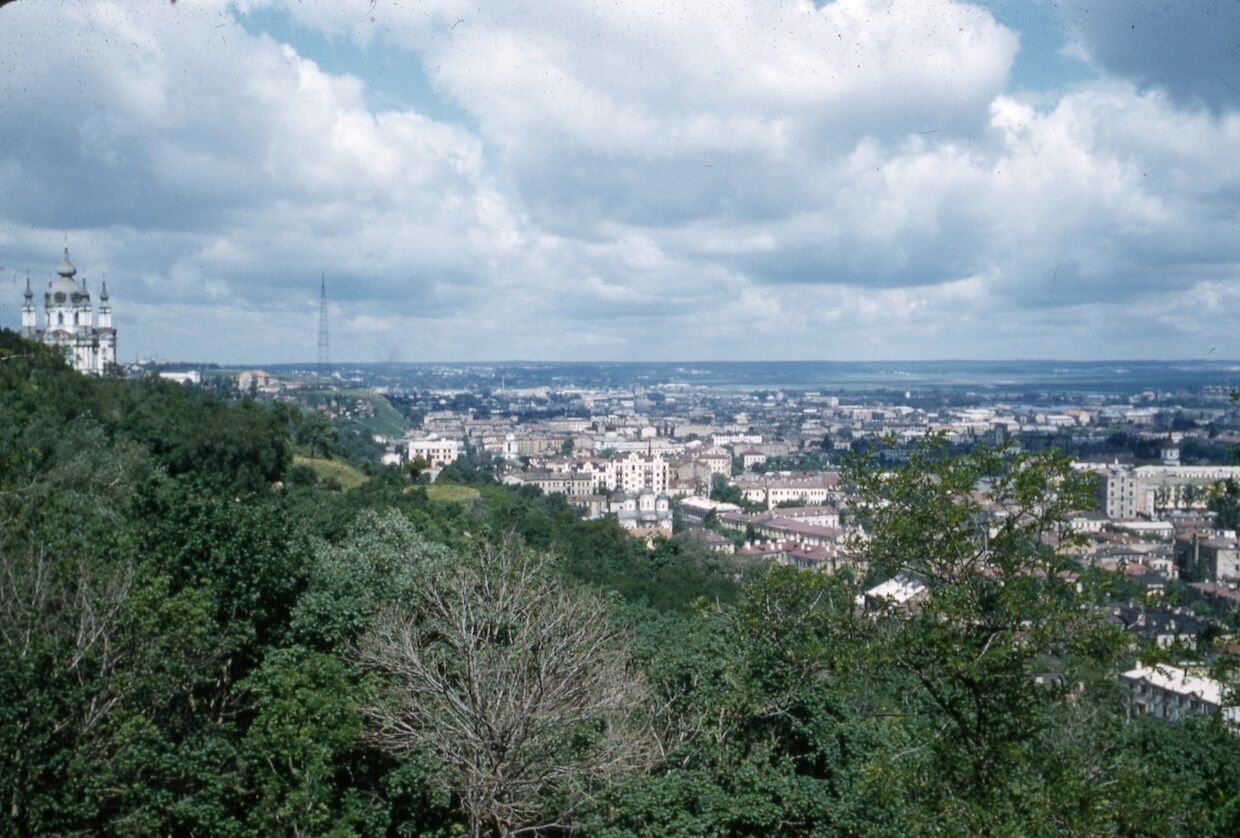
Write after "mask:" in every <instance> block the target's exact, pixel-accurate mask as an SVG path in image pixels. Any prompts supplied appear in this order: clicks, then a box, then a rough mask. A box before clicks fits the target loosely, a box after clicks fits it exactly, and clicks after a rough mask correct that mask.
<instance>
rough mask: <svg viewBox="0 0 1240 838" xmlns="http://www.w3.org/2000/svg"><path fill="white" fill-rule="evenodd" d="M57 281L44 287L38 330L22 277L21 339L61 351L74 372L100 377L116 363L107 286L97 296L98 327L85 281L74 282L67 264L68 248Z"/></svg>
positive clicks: (72, 269)
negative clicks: (41, 320) (23, 295)
mask: <svg viewBox="0 0 1240 838" xmlns="http://www.w3.org/2000/svg"><path fill="white" fill-rule="evenodd" d="M56 273H57V274H58V275H59V276H58V278H57V279H54V280H52V281H50V282H49V283H48V284H47V293H46V294H44V295H43V310H44V315H45V320H44V325H43V328H42V329H40V328H38V322H37V320H36V315H35V307H34V292H33V291H31V290H30V278H29V277H27V278H26V294H25V302H24V303H23V304H22V337H24V338H27V339H29V340H38V341H42V342H43V343H45V344H47V345H48V346H57V347H60V348H61V349H63V350H64V352H65V357H66V360H68V362H69V364H70V365H72V367H73V368H74V369H75V370H77V371H78V372H84V373H88V374H90V375H102V374H103V373H104V372H105V371H107V370H108V369H109V368H110V367H112V366H113V365H115V364H116V329H114V328H112V306H111V305H110V304H109V303H108V283H107V282H106V281H105V282H104V283H103V287H102V289H101V290H100V293H99V324H98V325H97V326H96V325H95V315H94V311H93V308H92V306H91V302H90V291H88V290H87V289H86V280H85V279H83V280H82V281H81V282H78V281H77V280H76V279H74V276H76V275H77V268H75V267H73V263H72V262H71V261H69V248H68V247H66V248H65V260H64V261H63V262H61V263H60V267H59V268H57V270H56Z"/></svg>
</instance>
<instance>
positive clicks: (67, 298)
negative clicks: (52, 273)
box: [45, 274, 90, 306]
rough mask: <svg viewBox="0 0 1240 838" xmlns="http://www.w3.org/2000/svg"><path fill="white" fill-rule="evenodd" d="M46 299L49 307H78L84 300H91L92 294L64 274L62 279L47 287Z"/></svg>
mask: <svg viewBox="0 0 1240 838" xmlns="http://www.w3.org/2000/svg"><path fill="white" fill-rule="evenodd" d="M45 299H46V301H47V304H48V305H58V306H59V305H76V304H77V303H80V302H82V301H83V300H89V299H90V294H89V293H87V291H86V289H85V288H84V287H82V286H81V285H79V284H78V283H77V282H75V281H73V280H72V279H71V278H69V277H67V276H64V275H63V274H62V275H61V277H60V279H57V280H55V281H53V282H52V284H51V285H49V286H47V294H46V296H45Z"/></svg>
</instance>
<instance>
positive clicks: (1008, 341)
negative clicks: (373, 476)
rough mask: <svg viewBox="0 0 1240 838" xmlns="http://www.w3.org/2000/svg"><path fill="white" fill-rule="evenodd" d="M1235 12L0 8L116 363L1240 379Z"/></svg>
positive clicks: (14, 279) (52, 264)
mask: <svg viewBox="0 0 1240 838" xmlns="http://www.w3.org/2000/svg"><path fill="white" fill-rule="evenodd" d="M1237 31H1240V4H1237V3H1234V2H1222V1H1221V0H1219V1H1218V2H1193V3H1177V4H1172V5H1168V4H1165V3H1163V2H1153V0H1139V1H1138V2H1126V3H1096V2H1089V1H1088V0H1069V2H1059V3H1050V2H1042V1H1041V0H1034V2H1004V0H992V1H991V2H977V3H963V2H948V1H947V0H893V1H892V2H887V1H886V0H884V2H878V1H877V0H839V2H834V3H827V4H813V3H809V2H775V1H774V0H772V2H756V0H755V2H745V1H743V0H737V2H726V3H711V4H697V3H690V4H680V5H677V4H666V3H661V2H660V3H644V2H626V3H585V2H534V3H528V4H476V3H464V2H449V1H448V0H443V1H442V2H425V3H396V2H391V1H390V0H356V1H355V2H336V3H300V2H298V3H293V2H281V1H280V0H270V2H268V0H237V1H236V2H224V1H223V0H204V2H180V3H175V4H174V3H156V2H144V3H136V2H117V1H116V0H82V2H63V3H45V2H16V3H13V4H12V5H6V7H5V8H4V10H3V12H0V196H3V200H0V254H2V258H0V264H2V265H3V267H4V270H3V272H2V277H0V283H2V284H0V291H2V292H3V300H2V304H3V305H2V307H0V323H2V324H3V325H5V326H8V327H10V328H15V327H16V324H17V316H18V305H19V303H20V300H19V296H20V288H21V286H22V285H24V278H25V275H26V274H27V272H28V273H29V275H30V276H31V277H32V280H33V283H34V286H35V288H36V290H37V289H38V288H40V287H42V286H43V285H45V284H46V282H47V280H48V278H49V276H50V275H51V273H52V272H53V271H54V270H55V268H56V265H57V264H58V263H59V261H60V258H61V249H62V247H63V246H64V245H65V244H66V243H67V244H68V245H69V246H70V248H71V252H72V254H73V258H74V261H75V264H76V265H77V267H78V269H79V271H80V275H81V276H84V277H86V279H87V281H88V283H90V284H91V285H92V287H95V288H97V287H98V283H99V281H100V280H101V279H102V278H103V277H104V276H105V275H106V277H107V278H108V283H109V290H110V292H111V294H112V297H113V300H114V306H115V310H116V322H117V328H118V330H119V331H120V333H121V334H122V339H121V341H120V343H119V349H118V352H119V356H120V358H121V360H131V359H133V358H136V357H143V356H157V357H164V358H179V359H194V360H201V361H216V362H221V363H243V362H256V363H257V362H266V363H271V362H280V361H306V360H312V359H313V358H314V353H315V348H316V347H315V336H316V327H317V315H318V280H319V276H320V274H325V275H326V277H327V284H328V291H329V300H330V307H329V312H330V316H331V326H332V343H333V348H334V351H335V354H336V357H337V358H339V359H341V360H352V361H416V360H445V359H453V360H486V359H512V358H523V359H537V360H576V359H607V360H620V361H623V360H668V359H713V360H726V359H738V360H746V359H756V360H760V359H802V358H809V359H838V360H848V359H857V360H874V359H890V358H914V359H924V358H966V359H970V358H971V359H980V358H1048V357H1049V358H1068V359H1072V358H1075V359H1091V358H1164V359H1177V358H1206V359H1210V360H1219V359H1227V358H1235V357H1237V356H1240V338H1238V337H1237V335H1240V329H1238V328H1237V327H1238V326H1240V322H1238V315H1237V311H1240V306H1237V302H1240V283H1238V282H1236V280H1237V275H1238V273H1240V202H1238V198H1240V92H1238V91H1240V61H1238V60H1237V59H1238V58H1240V55H1238V54H1237V46H1236V43H1235V33H1236V32H1237Z"/></svg>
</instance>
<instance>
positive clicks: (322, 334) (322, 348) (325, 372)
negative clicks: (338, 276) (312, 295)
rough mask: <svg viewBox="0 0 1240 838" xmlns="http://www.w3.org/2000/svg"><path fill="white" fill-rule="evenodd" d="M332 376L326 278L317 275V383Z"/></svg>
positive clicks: (322, 275)
mask: <svg viewBox="0 0 1240 838" xmlns="http://www.w3.org/2000/svg"><path fill="white" fill-rule="evenodd" d="M331 375H332V351H331V345H330V344H329V343H328V340H327V276H326V275H324V274H320V275H319V381H327V380H328V379H329V378H331Z"/></svg>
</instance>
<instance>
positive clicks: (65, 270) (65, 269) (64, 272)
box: [56, 245, 77, 278]
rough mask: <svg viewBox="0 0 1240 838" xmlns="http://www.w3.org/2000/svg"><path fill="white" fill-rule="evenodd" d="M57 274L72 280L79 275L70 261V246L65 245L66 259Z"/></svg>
mask: <svg viewBox="0 0 1240 838" xmlns="http://www.w3.org/2000/svg"><path fill="white" fill-rule="evenodd" d="M56 273H58V274H60V275H61V276H63V277H66V278H70V277H72V276H73V275H74V274H76V273H77V268H75V267H73V263H72V262H71V261H69V245H65V258H64V261H63V262H61V263H60V267H59V268H57V269H56Z"/></svg>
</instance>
